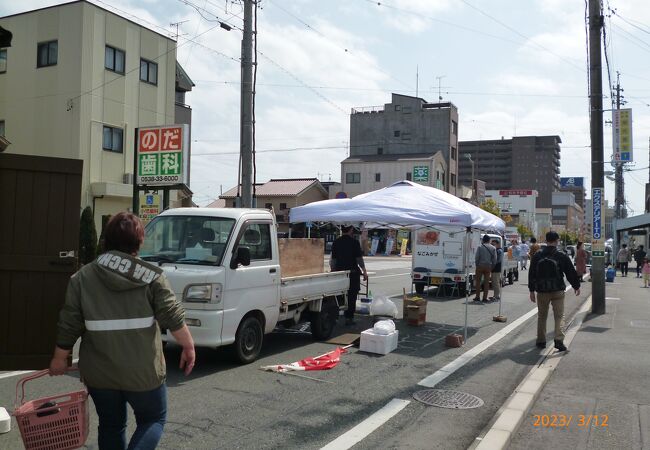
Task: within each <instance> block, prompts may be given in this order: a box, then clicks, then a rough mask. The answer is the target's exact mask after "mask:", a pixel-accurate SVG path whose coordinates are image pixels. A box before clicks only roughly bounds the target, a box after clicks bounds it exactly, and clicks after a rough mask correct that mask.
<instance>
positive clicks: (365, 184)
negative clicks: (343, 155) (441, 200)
mask: <svg viewBox="0 0 650 450" xmlns="http://www.w3.org/2000/svg"><path fill="white" fill-rule="evenodd" d="M446 173H447V164H446V163H445V158H444V156H443V154H442V152H440V151H439V152H436V153H435V154H432V155H426V154H424V155H423V154H405V155H363V156H350V157H349V158H347V159H345V160H343V161H342V162H341V184H342V185H343V187H342V189H343V192H345V195H346V196H347V197H350V198H351V197H355V196H357V195H359V194H363V193H365V192H370V191H374V190H377V189H381V188H383V187H386V186H390V185H391V184H393V183H395V182H397V181H401V180H409V181H413V182H415V183H419V184H423V185H425V186H431V187H435V188H438V189H441V190H444V189H445V178H446V177H445V174H446Z"/></svg>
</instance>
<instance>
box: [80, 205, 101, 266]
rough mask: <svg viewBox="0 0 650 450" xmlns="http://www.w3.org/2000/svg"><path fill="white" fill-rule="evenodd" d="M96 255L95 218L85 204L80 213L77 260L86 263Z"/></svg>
mask: <svg viewBox="0 0 650 450" xmlns="http://www.w3.org/2000/svg"><path fill="white" fill-rule="evenodd" d="M95 256H97V230H96V229H95V219H94V218H93V211H92V209H90V206H86V207H85V208H84V210H83V212H82V213H81V219H80V223H79V262H80V263H81V264H88V263H89V262H92V261H93V260H94V259H95Z"/></svg>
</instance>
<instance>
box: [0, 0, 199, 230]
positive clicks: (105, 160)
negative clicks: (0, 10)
mask: <svg viewBox="0 0 650 450" xmlns="http://www.w3.org/2000/svg"><path fill="white" fill-rule="evenodd" d="M0 25H1V26H2V27H4V28H6V29H8V30H10V31H11V32H12V33H13V41H12V47H9V48H7V49H2V50H0V51H1V52H2V53H3V56H4V57H5V58H6V59H5V71H4V72H3V73H1V74H0V92H1V93H2V95H1V100H0V122H1V123H2V127H3V128H4V132H5V135H6V137H7V139H8V140H9V141H11V147H10V148H9V150H8V151H9V152H11V153H18V154H25V155H40V156H51V157H60V158H73V159H81V160H83V162H84V165H83V178H82V197H81V198H82V201H81V203H82V204H81V207H85V206H89V205H90V206H92V207H93V210H94V214H95V223H96V225H97V229H98V232H99V230H100V229H101V217H102V216H103V215H108V214H114V213H116V212H118V211H123V210H126V209H128V208H130V207H131V204H132V192H133V191H132V186H131V184H130V183H131V182H132V179H133V151H134V129H135V128H137V127H139V126H155V125H163V124H173V123H175V122H176V118H177V117H178V116H180V122H181V123H189V122H190V121H191V119H190V115H191V110H190V109H189V108H188V107H187V105H185V102H184V92H187V91H189V90H190V89H191V86H192V85H193V84H192V83H191V80H189V77H187V74H185V73H184V71H182V68H180V66H178V65H177V63H176V42H175V41H173V40H172V39H170V38H168V37H167V36H164V35H161V34H158V33H156V32H154V31H152V30H149V29H147V28H144V27H142V26H141V25H139V24H137V23H134V22H132V21H130V20H127V19H125V18H123V17H120V16H118V15H116V14H114V13H112V12H110V11H107V10H105V9H103V8H100V7H98V6H96V5H94V4H92V3H89V2H87V1H75V2H71V3H65V4H61V5H58V6H52V7H48V8H43V9H37V10H34V11H28V12H24V13H20V14H15V15H12V16H6V17H2V18H0ZM179 68H180V71H181V72H182V73H183V74H184V75H185V76H184V77H181V78H183V79H182V80H180V81H179V82H178V83H177V80H178V78H177V72H178V69H179ZM177 96H183V104H182V105H177V102H176V98H177ZM179 108H180V109H179ZM188 194H189V192H186V193H184V194H181V195H180V197H184V196H187V195H188ZM172 200H174V198H173V197H172ZM172 204H173V203H172Z"/></svg>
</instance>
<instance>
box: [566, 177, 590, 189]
mask: <svg viewBox="0 0 650 450" xmlns="http://www.w3.org/2000/svg"><path fill="white" fill-rule="evenodd" d="M584 185H585V179H584V177H561V178H560V187H562V188H567V187H584Z"/></svg>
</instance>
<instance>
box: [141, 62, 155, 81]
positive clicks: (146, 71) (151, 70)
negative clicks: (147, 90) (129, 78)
mask: <svg viewBox="0 0 650 450" xmlns="http://www.w3.org/2000/svg"><path fill="white" fill-rule="evenodd" d="M140 80H141V81H144V82H145V83H150V84H158V64H156V63H155V62H151V61H147V60H146V59H140Z"/></svg>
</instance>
